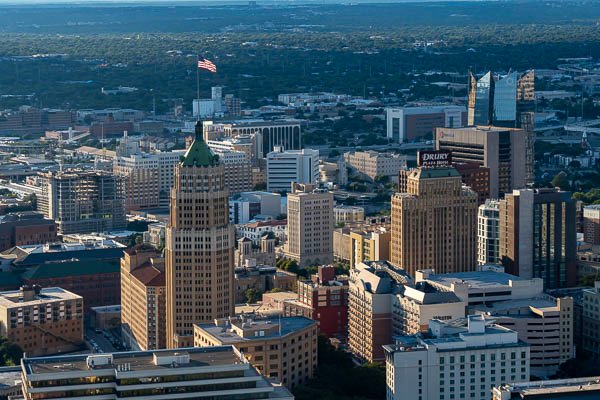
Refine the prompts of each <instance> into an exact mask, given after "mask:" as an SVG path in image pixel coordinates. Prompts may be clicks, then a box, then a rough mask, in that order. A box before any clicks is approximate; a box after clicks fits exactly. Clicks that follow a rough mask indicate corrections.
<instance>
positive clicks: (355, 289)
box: [348, 261, 411, 362]
mask: <svg viewBox="0 0 600 400" xmlns="http://www.w3.org/2000/svg"><path fill="white" fill-rule="evenodd" d="M410 281H411V279H410V277H409V276H408V275H406V273H405V272H404V271H403V270H401V269H398V268H396V267H394V266H393V265H391V264H390V263H388V262H386V261H367V262H363V263H361V264H358V265H357V266H356V267H355V268H353V269H352V270H350V280H349V286H348V347H349V349H350V352H351V353H352V354H353V355H354V356H355V357H356V358H358V359H360V360H364V361H367V362H380V361H383V360H384V359H385V358H384V352H383V346H384V345H385V344H389V343H391V341H392V300H393V294H394V292H395V291H396V290H397V289H398V287H399V286H400V285H405V284H407V283H409V282H410Z"/></svg>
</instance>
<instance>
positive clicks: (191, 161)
mask: <svg viewBox="0 0 600 400" xmlns="http://www.w3.org/2000/svg"><path fill="white" fill-rule="evenodd" d="M195 129H196V137H195V138H194V141H193V142H192V144H191V146H190V147H189V148H188V149H187V151H186V152H185V155H184V156H183V159H182V161H181V165H183V166H186V167H192V166H196V167H208V166H213V165H217V164H218V163H219V157H218V156H215V155H214V153H213V152H212V150H211V149H210V147H208V145H207V144H206V142H205V141H204V138H203V137H202V136H203V132H202V121H198V122H196V128H195Z"/></svg>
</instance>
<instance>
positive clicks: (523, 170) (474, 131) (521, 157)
mask: <svg viewBox="0 0 600 400" xmlns="http://www.w3.org/2000/svg"><path fill="white" fill-rule="evenodd" d="M531 146H533V142H532V141H531V140H530V137H529V134H528V133H527V131H525V130H523V129H514V128H500V127H493V126H476V127H469V128H458V129H450V128H437V129H436V149H437V150H447V151H450V152H452V161H453V162H454V163H474V164H477V165H480V166H482V167H486V168H489V195H490V197H491V198H493V199H497V198H499V197H500V196H501V195H503V194H504V193H510V192H511V191H512V190H513V189H521V188H524V187H525V186H526V185H527V183H530V182H528V177H530V176H533V163H532V162H530V161H528V155H529V154H530V153H531V152H532V151H533V149H532V148H530V147H531ZM531 154H532V153H531Z"/></svg>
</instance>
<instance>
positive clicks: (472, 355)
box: [384, 315, 530, 400]
mask: <svg viewBox="0 0 600 400" xmlns="http://www.w3.org/2000/svg"><path fill="white" fill-rule="evenodd" d="M467 321H468V326H467V327H461V326H455V325H448V324H444V323H443V322H441V321H437V320H432V321H431V322H430V324H429V326H430V328H431V332H430V334H427V335H425V334H417V335H414V336H401V337H398V338H396V343H395V344H392V345H386V346H384V349H385V365H386V386H387V395H386V398H387V399H388V400H399V399H415V400H417V399H420V400H440V399H444V400H445V399H452V398H455V399H464V398H467V399H470V400H487V399H489V398H490V397H491V395H490V391H491V389H492V388H493V387H495V386H498V385H500V384H502V383H505V382H519V381H527V380H528V379H529V372H530V371H529V356H530V354H529V345H528V344H526V343H524V342H522V341H520V340H519V339H518V337H517V333H516V332H514V331H511V330H510V329H507V328H504V327H502V326H499V325H493V324H487V323H486V321H485V320H484V319H483V317H482V316H479V315H470V316H469V317H468V319H467Z"/></svg>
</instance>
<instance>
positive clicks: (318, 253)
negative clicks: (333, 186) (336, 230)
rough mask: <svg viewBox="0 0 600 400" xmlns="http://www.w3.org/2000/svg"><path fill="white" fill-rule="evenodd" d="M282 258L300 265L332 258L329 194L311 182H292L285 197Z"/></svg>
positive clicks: (331, 259) (331, 201) (330, 203)
mask: <svg viewBox="0 0 600 400" xmlns="http://www.w3.org/2000/svg"><path fill="white" fill-rule="evenodd" d="M287 199H288V202H287V217H288V219H287V222H288V240H287V242H286V244H285V246H284V254H285V256H286V257H288V258H291V259H294V260H296V261H297V262H298V264H299V265H300V267H306V266H309V265H314V264H317V265H321V264H329V263H331V262H332V261H333V193H331V192H328V191H326V190H323V189H317V188H316V187H315V185H303V184H296V183H294V184H292V191H291V192H290V193H289V194H288V196H287Z"/></svg>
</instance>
